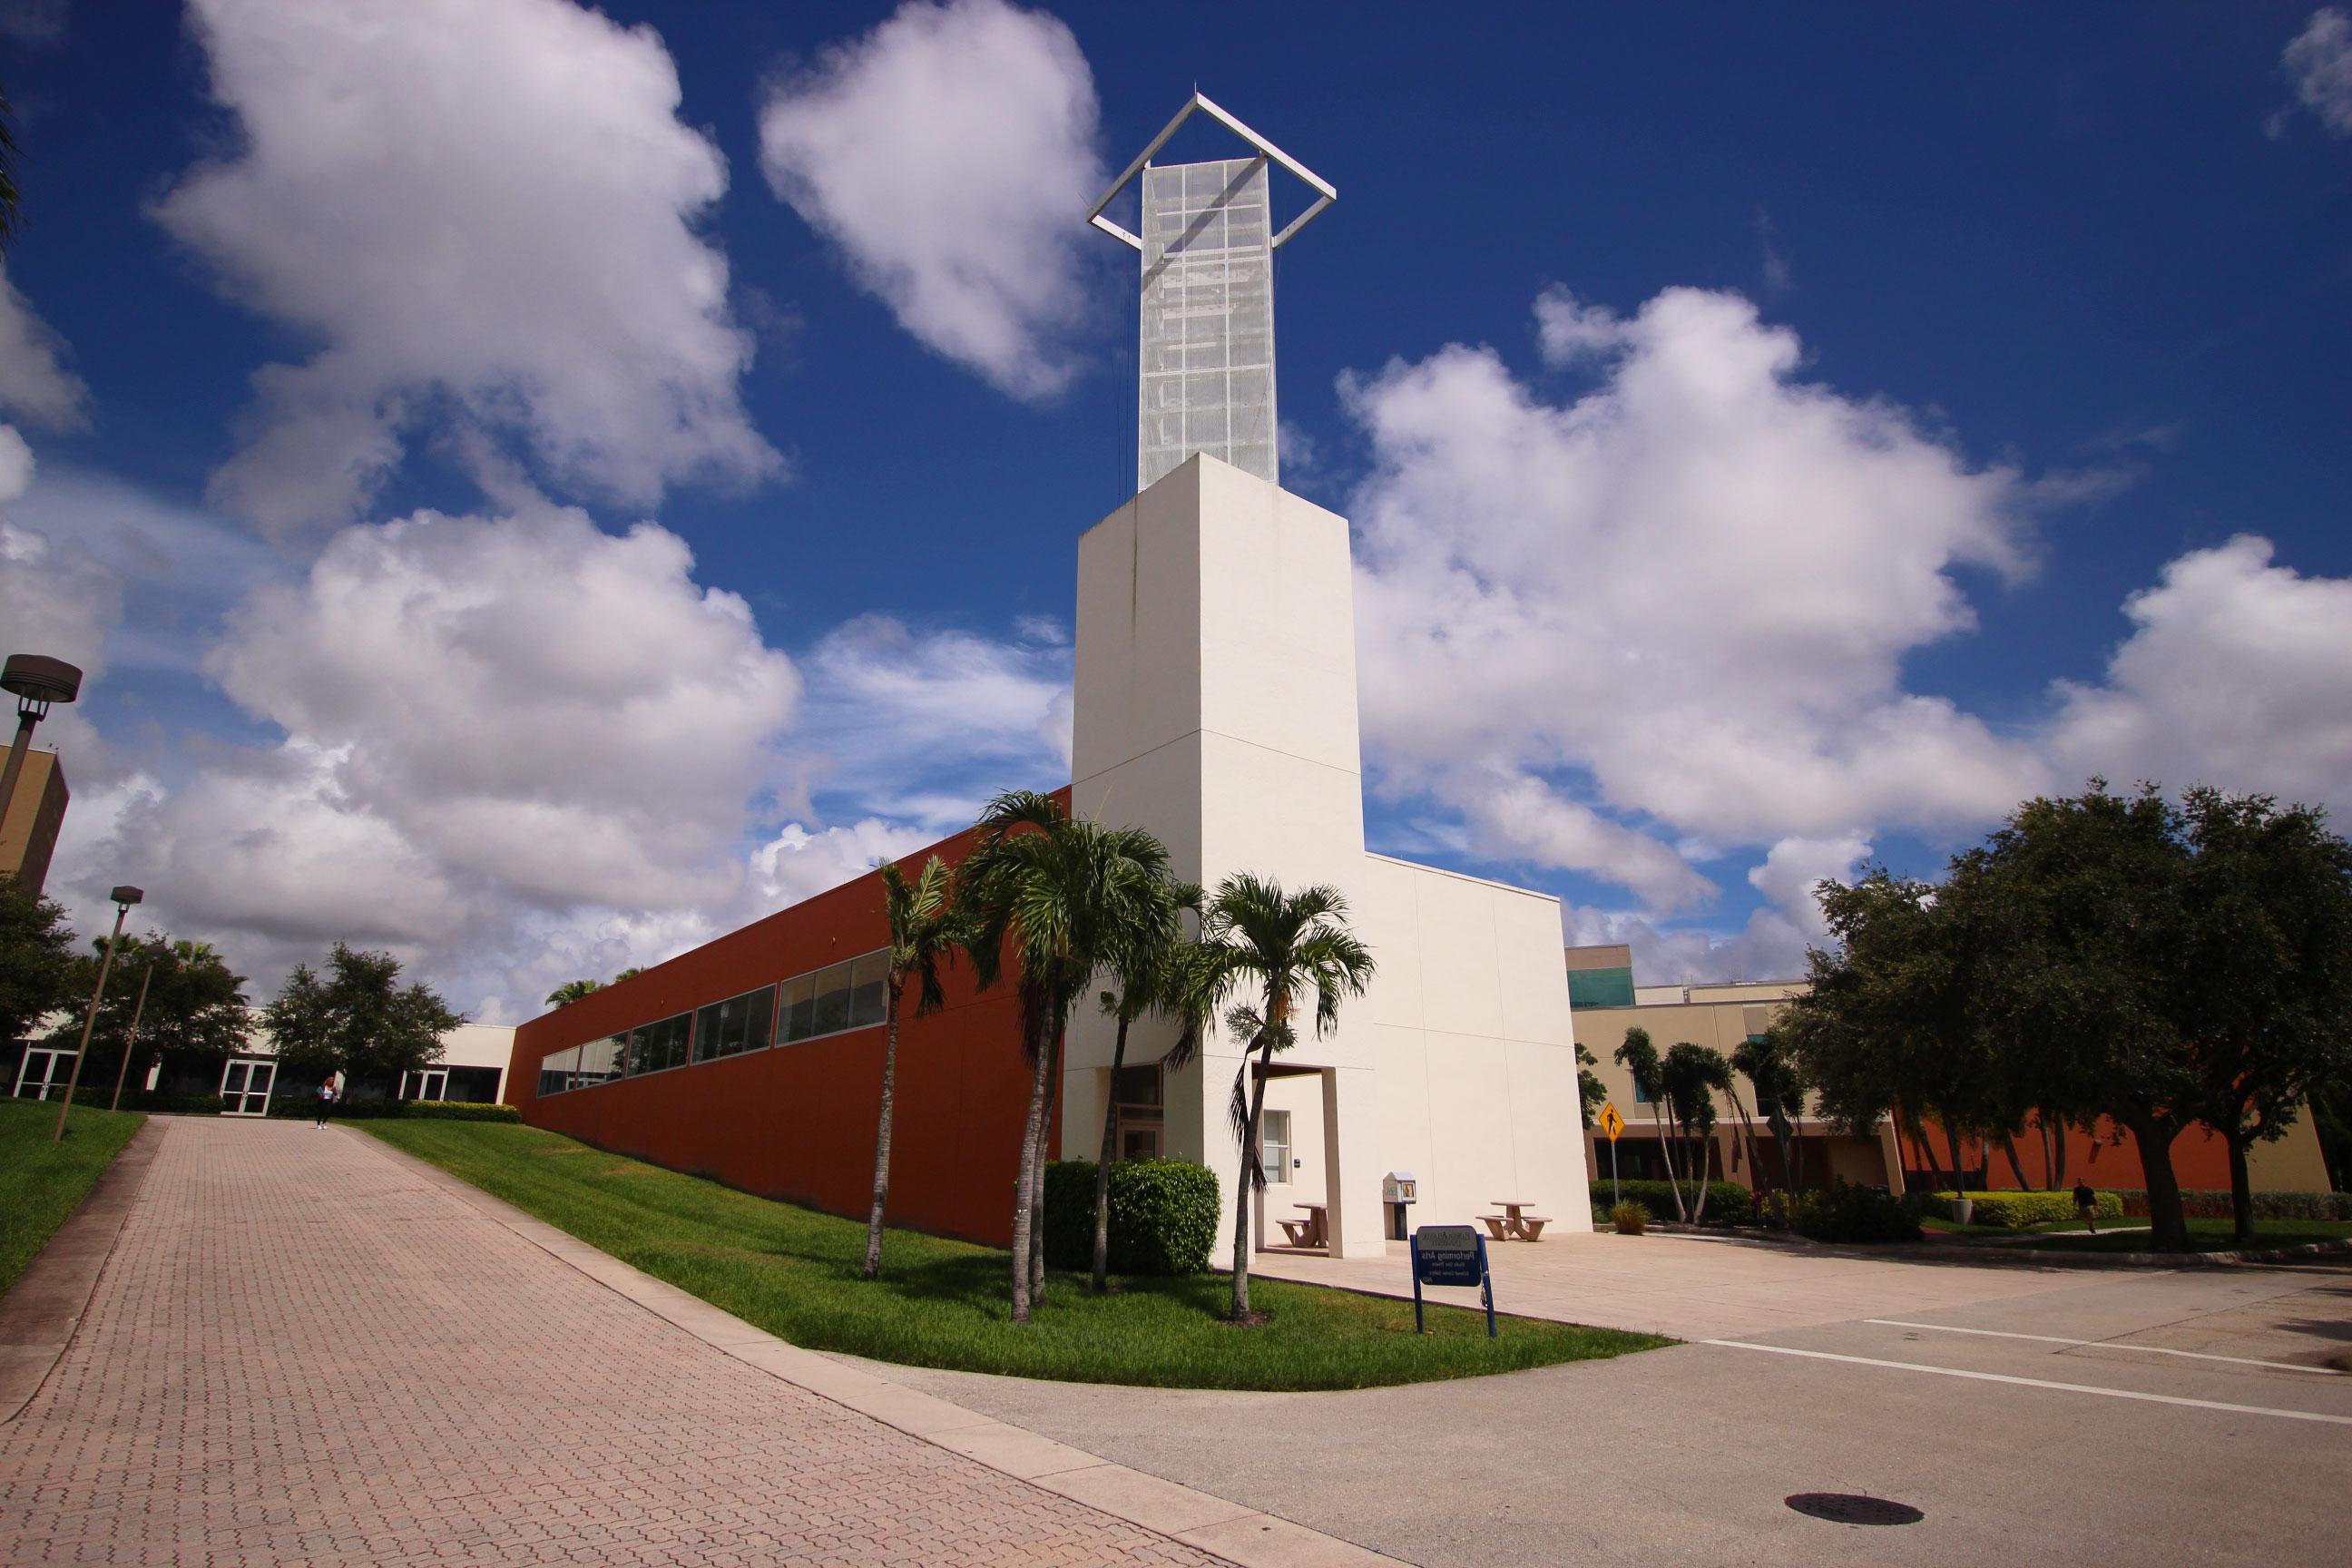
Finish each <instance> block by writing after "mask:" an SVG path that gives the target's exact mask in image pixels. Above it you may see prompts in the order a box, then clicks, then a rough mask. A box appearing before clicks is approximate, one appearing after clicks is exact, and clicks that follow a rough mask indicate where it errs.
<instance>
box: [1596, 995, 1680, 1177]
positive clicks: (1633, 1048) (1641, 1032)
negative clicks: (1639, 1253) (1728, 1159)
mask: <svg viewBox="0 0 2352 1568" xmlns="http://www.w3.org/2000/svg"><path fill="white" fill-rule="evenodd" d="M1610 1054H1611V1055H1612V1056H1613V1057H1615V1058H1617V1065H1618V1066H1619V1067H1621V1068H1624V1069H1625V1073H1626V1076H1627V1077H1629V1078H1631V1079H1633V1098H1634V1099H1636V1100H1648V1101H1649V1102H1650V1121H1651V1123H1652V1124H1653V1125H1654V1126H1655V1127H1656V1128H1657V1130H1658V1152H1660V1153H1661V1154H1664V1156H1665V1161H1666V1190H1667V1191H1669V1192H1671V1193H1673V1194H1675V1218H1676V1219H1687V1218H1689V1217H1690V1215H1689V1211H1688V1210H1686V1209H1685V1208H1684V1207H1683V1183H1682V1176H1681V1174H1680V1173H1678V1172H1677V1171H1676V1170H1675V1146H1674V1145H1673V1144H1672V1143H1670V1142H1667V1141H1666V1122H1665V1117H1664V1114H1663V1112H1664V1106H1665V1099H1666V1081H1665V1074H1664V1069H1663V1068H1661V1067H1660V1065H1659V1062H1658V1047H1656V1046H1655V1045H1654V1044H1652V1043H1651V1040H1650V1031H1649V1030H1647V1029H1645V1028H1643V1027H1642V1026H1640V1025H1639V1024H1636V1025H1634V1026H1633V1027H1632V1028H1630V1029H1628V1030H1626V1031H1625V1043H1624V1044H1623V1045H1622V1046H1620V1047H1617V1048H1616V1049H1615V1050H1614V1051H1612V1052H1611V1053H1610Z"/></svg>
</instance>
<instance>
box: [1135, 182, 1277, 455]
mask: <svg viewBox="0 0 2352 1568" xmlns="http://www.w3.org/2000/svg"><path fill="white" fill-rule="evenodd" d="M1271 220H1272V212H1271V209H1270V207H1269V205H1268V197H1267V185H1266V163H1265V159H1263V158H1234V159H1228V160H1225V161H1223V162H1222V163H1178V164H1173V165H1171V166H1170V167H1167V168H1151V169H1146V170H1144V171H1143V335H1142V344H1141V349H1140V360H1139V364H1140V370H1141V382H1142V386H1141V400H1140V403H1139V410H1138V421H1137V432H1136V474H1135V480H1136V488H1137V489H1150V488H1151V486H1152V484H1153V483H1154V482H1155V481H1157V480H1158V479H1160V478H1161V477H1163V476H1164V475H1166V474H1167V473H1168V472H1169V471H1170V470H1171V469H1172V468H1177V467H1178V466H1179V465H1181V463H1182V462H1183V461H1184V460H1185V459H1186V458H1190V457H1191V456H1192V454H1193V453H1195V452H1206V453H1208V454H1209V455H1210V456H1211V457H1213V458H1222V459H1223V460H1224V461H1225V462H1228V463H1231V464H1232V465H1233V466H1234V467H1235V468H1239V469H1241V470H1242V471H1243V472H1244V473H1250V474H1255V475H1256V476H1257V477H1258V478H1259V479H1265V480H1267V481H1268V482H1270V483H1280V482H1281V475H1280V474H1279V473H1278V472H1277V471H1276V455H1275V428H1276V426H1275V410H1274V247H1273V243H1272V242H1273V228H1272V222H1271Z"/></svg>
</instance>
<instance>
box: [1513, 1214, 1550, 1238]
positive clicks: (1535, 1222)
mask: <svg viewBox="0 0 2352 1568" xmlns="http://www.w3.org/2000/svg"><path fill="white" fill-rule="evenodd" d="M1550 1223H1551V1217H1550V1216H1549V1215H1539V1214H1523V1215H1520V1216H1519V1239H1520V1240H1521V1241H1541V1240H1542V1239H1543V1227H1544V1226H1548V1225H1549V1224H1550Z"/></svg>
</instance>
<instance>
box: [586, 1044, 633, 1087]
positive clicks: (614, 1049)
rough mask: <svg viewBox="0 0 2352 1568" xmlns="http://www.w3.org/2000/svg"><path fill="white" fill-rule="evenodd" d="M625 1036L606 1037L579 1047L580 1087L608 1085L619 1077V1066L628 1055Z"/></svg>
mask: <svg viewBox="0 0 2352 1568" xmlns="http://www.w3.org/2000/svg"><path fill="white" fill-rule="evenodd" d="M628 1047H629V1037H627V1036H626V1035H607V1036H605V1037H604V1038H603V1039H601V1040H591V1041H589V1042H588V1043H587V1044H586V1045H584V1046H583V1047H580V1079H579V1082H580V1087H581V1088H583V1089H585V1088H587V1087H588V1086H589V1085H590V1084H592V1083H610V1082H612V1081H613V1080H614V1079H616V1078H618V1077H620V1076H621V1066H622V1062H623V1060H624V1058H625V1057H626V1056H627V1054H628Z"/></svg>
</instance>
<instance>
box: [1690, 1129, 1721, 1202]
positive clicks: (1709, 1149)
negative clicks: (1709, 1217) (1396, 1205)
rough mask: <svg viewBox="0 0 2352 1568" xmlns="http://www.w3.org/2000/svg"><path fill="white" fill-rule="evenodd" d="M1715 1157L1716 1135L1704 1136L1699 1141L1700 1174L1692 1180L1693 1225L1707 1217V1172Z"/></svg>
mask: <svg viewBox="0 0 2352 1568" xmlns="http://www.w3.org/2000/svg"><path fill="white" fill-rule="evenodd" d="M1714 1155H1715V1134H1714V1133H1712V1132H1708V1133H1706V1134H1703V1135H1702V1136H1701V1137H1700V1139H1699V1141H1698V1173H1697V1174H1696V1176H1694V1177H1693V1178H1692V1179H1691V1224H1693V1225H1696V1224H1698V1222H1699V1221H1701V1220H1703V1219H1705V1218H1706V1178H1707V1171H1708V1167H1709V1165H1710V1163H1712V1161H1713V1159H1714Z"/></svg>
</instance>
